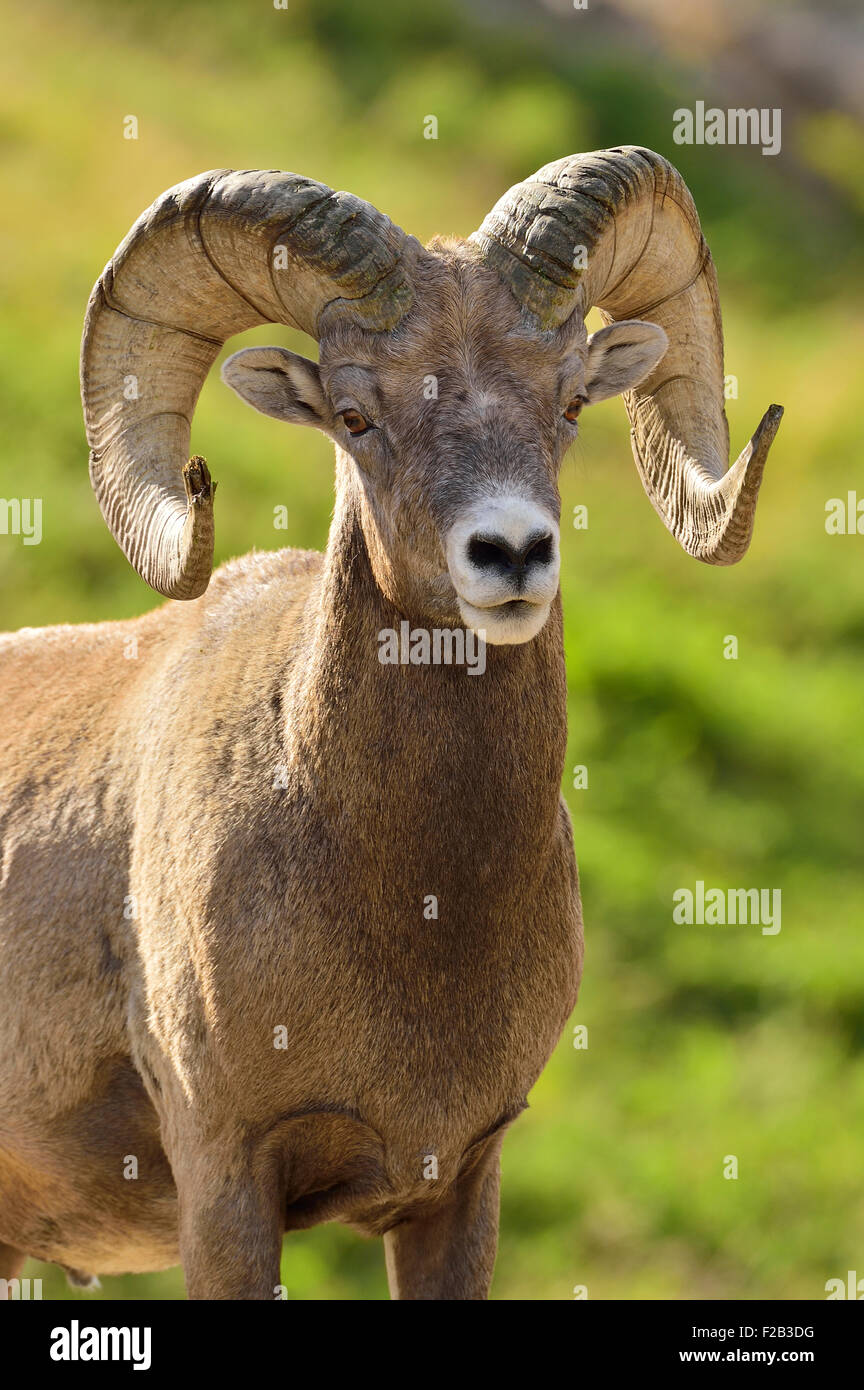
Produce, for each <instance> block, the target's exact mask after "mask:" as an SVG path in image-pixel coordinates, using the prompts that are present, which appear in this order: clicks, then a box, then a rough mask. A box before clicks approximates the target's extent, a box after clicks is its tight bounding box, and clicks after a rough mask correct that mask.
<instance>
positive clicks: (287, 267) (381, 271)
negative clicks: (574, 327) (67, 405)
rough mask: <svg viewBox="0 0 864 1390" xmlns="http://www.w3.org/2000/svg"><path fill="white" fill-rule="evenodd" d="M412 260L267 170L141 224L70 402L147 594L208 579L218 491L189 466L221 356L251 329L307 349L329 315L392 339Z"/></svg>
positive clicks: (115, 273)
mask: <svg viewBox="0 0 864 1390" xmlns="http://www.w3.org/2000/svg"><path fill="white" fill-rule="evenodd" d="M409 243H410V246H409ZM416 246H417V243H416V242H414V241H413V238H408V237H406V236H405V234H404V232H402V231H401V230H400V229H399V228H398V227H396V226H394V224H393V223H392V222H390V221H389V219H388V218H386V217H384V216H383V215H382V214H381V213H379V212H377V211H376V209H375V208H373V207H372V206H371V205H370V204H369V203H365V202H363V201H361V200H360V199H359V198H355V197H354V196H353V195H352V194H350V193H334V192H333V190H332V189H330V188H327V187H326V185H324V184H321V183H315V182H314V181H313V180H311V179H307V178H303V177H302V176H300V175H298V174H288V173H280V172H278V171H276V170H244V171H234V170H212V171H211V172H209V173H206V174H199V175H198V176H197V177H196V178H193V179H188V180H187V181H186V182H185V183H180V184H177V186H176V187H174V188H170V189H168V191H167V192H166V193H163V194H162V196H161V197H160V198H158V199H157V200H156V202H155V203H154V204H153V205H152V207H150V208H148V209H147V211H146V212H145V213H143V214H142V216H141V217H139V219H138V221H137V222H136V223H135V225H134V226H133V227H132V230H131V231H130V232H129V234H128V236H127V237H126V238H125V240H124V241H123V242H122V243H121V245H120V246H119V247H118V249H117V251H116V252H115V253H114V255H113V257H112V258H111V260H110V261H109V262H108V265H107V266H106V267H105V270H104V271H103V272H102V275H101V276H100V277H99V280H98V281H97V282H96V285H95V287H94V289H93V293H92V295H91V296H90V302H89V305H88V308H87V317H86V320H85V324H84V337H83V340H82V344H81V396H82V401H83V405H84V419H85V424H86V428H87V439H88V443H89V445H90V451H91V452H90V478H91V482H92V484H93V488H94V490H95V492H96V496H97V498H98V500H99V505H100V507H101V509H102V515H103V516H104V518H105V520H106V522H107V523H108V526H109V528H110V530H111V532H112V534H113V536H114V538H115V540H116V541H117V542H118V544H119V545H120V546H121V548H122V550H123V551H124V553H125V554H126V556H127V558H128V559H129V561H130V562H131V564H132V565H133V566H134V568H135V569H136V570H137V572H138V574H139V575H140V576H141V578H142V579H144V580H145V581H146V582H147V583H148V584H149V585H150V586H151V588H153V589H156V590H158V592H159V593H160V594H165V595H166V596H167V597H168V598H176V599H192V598H197V597H198V595H199V594H202V593H203V592H204V590H205V589H206V587H207V584H208V582H209V579H210V573H211V570H212V567H213V491H214V487H215V485H214V484H213V483H211V480H210V475H209V472H208V470H207V465H206V463H205V462H204V460H203V459H201V458H197V457H196V458H194V459H189V460H188V462H187V457H188V450H189V435H190V429H191V422H192V415H193V412H194V409H195V404H196V402H197V400H198V396H199V393H200V391H201V387H202V385H203V383H204V379H205V377H206V375H207V372H208V371H209V369H210V367H211V366H212V365H213V362H214V360H215V358H216V356H217V354H218V352H219V350H220V348H221V347H222V345H223V343H224V342H225V340H226V339H227V338H230V337H231V336H232V335H233V334H235V333H240V332H242V331H243V330H244V329H247V328H252V327H254V326H255V325H256V324H262V323H282V324H287V325H289V326H290V327H292V328H299V329H302V330H303V331H304V332H306V333H309V334H311V335H312V336H313V337H317V336H318V334H319V332H320V330H321V327H322V323H324V322H331V321H332V320H331V316H333V315H335V316H337V317H342V316H345V317H347V318H350V319H351V320H353V321H355V322H357V323H359V324H361V325H363V326H364V327H366V328H368V329H371V330H373V331H384V330H388V329H391V328H393V327H395V325H396V324H397V323H398V322H399V320H400V318H401V317H402V315H403V314H404V313H405V312H406V311H407V309H408V308H409V307H410V305H411V302H412V298H413V291H412V287H411V281H410V278H409V262H410V259H411V255H412V254H413V250H412V248H414V247H416ZM283 248H284V249H283ZM325 310H326V311H327V319H326V320H322V315H323V314H324V312H325Z"/></svg>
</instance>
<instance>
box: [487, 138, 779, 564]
mask: <svg viewBox="0 0 864 1390" xmlns="http://www.w3.org/2000/svg"><path fill="white" fill-rule="evenodd" d="M471 241H472V242H474V243H475V244H476V245H477V247H478V248H479V252H480V256H481V259H482V260H483V261H485V263H486V264H487V265H489V266H490V267H491V268H492V269H494V270H495V271H496V272H497V273H498V274H499V276H500V277H501V279H502V280H503V281H504V282H505V283H506V284H507V285H508V286H509V288H510V289H511V290H512V292H513V294H514V295H515V296H516V298H517V300H518V301H519V302H520V303H521V304H522V305H524V307H525V309H526V310H527V311H528V312H529V314H531V315H533V318H534V321H535V322H536V324H537V326H538V327H539V328H541V329H545V330H554V329H556V328H558V327H559V326H560V325H561V324H563V323H564V321H565V320H566V319H567V318H568V317H569V316H570V314H572V313H573V311H574V309H577V308H578V310H579V312H580V313H581V314H582V315H583V316H584V315H585V314H587V312H588V310H589V309H590V308H591V306H592V305H596V306H597V307H598V308H599V309H600V311H601V317H602V318H603V320H604V322H606V323H610V322H612V321H613V320H615V319H646V320H650V321H651V322H652V323H656V324H659V325H660V327H661V328H663V329H665V332H666V335H667V337H668V339H669V348H668V351H667V352H666V354H665V356H664V357H663V358H662V359H661V361H660V363H659V365H658V366H657V367H656V368H655V370H654V371H653V372H652V373H651V375H650V376H649V377H648V378H647V379H646V380H645V381H644V382H642V383H641V384H640V385H639V387H638V388H637V389H635V390H633V391H627V392H625V393H624V404H625V406H626V408H627V414H628V416H629V417H630V426H631V429H630V435H631V440H632V444H633V455H634V458H635V460H636V466H637V468H638V469H639V474H640V477H641V478H642V483H643V486H644V488H645V491H646V493H647V495H648V497H649V499H650V501H651V503H652V505H653V506H654V508H655V510H656V511H657V513H658V514H659V516H660V517H661V518H662V520H663V522H664V524H665V525H666V527H667V528H668V530H669V531H670V532H671V533H672V535H673V536H675V538H676V539H677V540H678V541H679V542H680V544H681V545H682V546H683V548H684V549H685V550H686V551H687V552H688V554H690V555H694V556H695V557H696V558H697V559H698V560H704V561H705V562H706V563H708V564H714V565H731V564H734V563H735V561H736V560H740V559H741V556H742V555H743V554H744V552H745V551H746V549H747V547H748V545H749V543H750V537H751V535H752V531H753V518H754V512H755V508H756V499H757V496H758V493H759V485H760V483H761V481H762V471H763V469H764V466H765V459H766V457H767V455H768V450H769V448H770V446H771V443H772V441H773V439H774V436H775V434H776V433H777V428H778V426H779V424H780V419H781V417H782V415H783V410H782V408H781V407H780V406H778V405H772V406H769V408H768V410H767V412H766V414H765V416H764V417H763V419H762V421H761V423H760V425H759V428H758V429H757V430H756V433H755V434H754V435H753V438H752V439H751V440H750V443H749V444H748V445H747V447H746V448H745V449H744V450H743V451H742V453H741V455H740V456H739V458H738V459H737V460H736V462H735V463H734V464H733V465H732V467H731V468H727V465H728V461H729V428H728V425H727V423H726V414H725V410H724V378H723V328H722V323H721V318H720V303H719V298H718V294H717V276H716V273H715V270H714V263H713V261H712V260H711V253H710V252H709V250H708V247H707V246H706V244H705V239H704V237H703V236H702V229H701V227H700V225H699V217H698V214H697V212H696V208H695V205H694V203H693V199H692V198H691V196H690V193H689V192H688V190H687V187H686V185H685V183H684V180H683V179H682V178H681V175H680V174H679V173H678V171H677V170H676V169H674V168H673V167H672V165H671V164H670V163H669V162H668V161H667V160H665V159H664V158H663V157H662V156H661V155H659V154H654V153H653V151H651V150H646V149H642V148H640V147H638V146H632V145H627V146H621V147H618V148H615V149H610V150H598V151H596V152H594V153H593V154H581V155H574V156H572V157H570V158H568V159H560V160H558V161H557V162H556V163H554V164H546V165H544V167H543V168H542V169H540V170H538V172H537V173H536V174H534V175H532V177H531V178H530V179H528V180H526V182H524V183H520V184H516V185H515V187H513V188H511V189H510V190H509V192H507V193H505V194H504V197H503V198H501V199H500V201H499V202H498V203H497V204H496V205H495V207H494V208H493V209H492V211H491V212H490V213H489V215H488V216H487V217H486V219H485V221H484V222H483V224H482V225H481V227H480V228H479V229H478V231H476V232H475V233H474V234H473V236H472V237H471Z"/></svg>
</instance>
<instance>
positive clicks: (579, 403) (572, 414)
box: [564, 396, 585, 424]
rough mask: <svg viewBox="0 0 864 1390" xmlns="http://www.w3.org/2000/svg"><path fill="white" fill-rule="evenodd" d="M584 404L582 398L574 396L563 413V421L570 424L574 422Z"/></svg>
mask: <svg viewBox="0 0 864 1390" xmlns="http://www.w3.org/2000/svg"><path fill="white" fill-rule="evenodd" d="M584 404H585V401H584V399H583V397H582V396H574V397H573V399H572V401H571V402H570V404H569V405H568V407H567V409H566V410H565V411H564V419H565V420H569V421H570V423H571V424H572V423H573V421H574V420H576V419H578V417H579V414H580V412H581V410H582V407H583V405H584Z"/></svg>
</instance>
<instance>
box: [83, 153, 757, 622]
mask: <svg viewBox="0 0 864 1390" xmlns="http://www.w3.org/2000/svg"><path fill="white" fill-rule="evenodd" d="M592 305H596V306H597V307H598V308H599V309H600V311H601V314H602V315H603V318H604V321H605V322H606V326H605V327H604V328H602V329H601V330H600V331H599V332H597V333H595V334H593V335H592V336H590V337H589V336H588V335H587V333H586V330H585V315H586V314H587V312H588V310H589V308H590V307H591V306H592ZM265 322H270V323H283V324H288V325H290V326H292V327H295V328H300V329H302V330H304V331H305V332H307V333H308V334H310V335H311V336H312V337H314V338H316V339H317V340H318V343H319V361H318V363H317V364H316V363H314V362H311V361H307V360H306V359H305V358H302V357H299V356H297V355H296V354H294V353H290V352H287V351H286V350H285V349H283V348H276V347H271V348H250V349H246V350H245V351H240V352H238V353H235V354H234V356H233V357H231V358H229V359H228V361H227V362H226V363H225V365H224V368H223V376H224V378H225V380H226V381H227V382H228V383H229V385H231V386H232V387H233V388H234V390H235V391H237V392H238V393H239V394H240V395H241V396H242V397H243V398H244V399H245V400H247V401H248V402H249V403H250V404H252V405H254V406H255V407H256V408H257V409H259V410H262V411H264V412H265V413H266V414H269V415H274V416H276V417H277V418H279V419H283V420H287V421H291V422H293V423H300V424H311V425H314V426H316V427H317V428H319V429H322V430H324V432H325V433H327V434H328V435H329V436H330V437H331V438H332V439H333V440H334V442H335V443H336V446H337V455H338V458H339V489H340V494H341V498H342V504H343V505H344V506H347V507H350V508H351V509H353V513H354V515H355V517H356V522H357V525H358V527H359V528H360V530H361V531H362V536H363V541H364V543H365V547H366V550H367V553H368V557H369V563H370V566H371V569H372V572H373V573H374V576H375V579H376V581H377V583H378V585H379V586H380V588H381V590H382V592H383V593H384V594H385V595H386V596H387V598H388V599H390V600H391V601H392V602H393V603H395V604H396V605H397V607H399V608H400V609H401V610H402V611H403V612H405V613H406V615H408V616H411V617H420V616H425V617H429V618H432V619H434V620H435V621H439V622H440V621H448V620H449V621H461V622H463V623H465V624H466V625H468V626H471V627H474V628H477V629H482V630H483V631H484V632H485V634H486V638H487V640H488V641H492V642H502V643H513V642H522V641H526V640H528V639H530V638H531V637H533V636H535V635H536V633H537V632H539V630H540V629H541V628H542V626H543V624H544V623H545V621H546V618H547V616H548V613H549V609H550V606H551V603H552V600H553V599H554V597H555V594H556V592H557V588H558V564H559V556H558V515H559V510H560V504H559V499H558V491H557V475H558V469H559V467H560V463H561V459H562V457H563V454H564V452H565V451H566V449H567V446H568V444H569V443H570V442H571V441H572V439H573V437H574V434H575V430H576V418H577V416H578V415H579V413H580V411H581V409H582V407H583V406H585V405H590V404H592V403H593V402H595V401H598V400H603V399H604V398H606V397H608V396H611V395H615V394H617V393H619V392H623V393H624V402H625V405H626V408H627V412H628V415H629V417H630V423H631V436H632V442H633V453H634V456H635V459H636V464H637V467H638V469H639V472H640V475H641V478H642V482H643V484H644V487H645V491H646V493H647V494H648V497H649V499H650V500H651V502H652V504H653V506H654V507H655V509H656V511H657V512H658V513H659V515H660V516H661V518H662V520H663V521H664V523H665V525H666V526H667V527H668V529H669V530H670V531H671V533H672V534H673V535H674V536H675V537H676V538H677V540H678V541H679V542H680V544H681V545H682V546H683V547H684V549H685V550H686V551H688V553H689V554H691V555H694V556H696V558H698V559H700V560H704V561H707V562H709V563H712V564H731V563H733V562H734V561H736V560H738V559H740V557H741V556H742V555H743V553H744V551H745V550H746V548H747V545H748V543H749V540H750V535H751V532H752V526H753V515H754V509H755V505H756V497H757V494H758V490H759V485H760V482H761V478H762V470H763V466H764V463H765V458H766V455H767V453H768V448H769V446H770V444H771V441H772V439H773V437H774V435H775V433H776V430H777V426H778V424H779V420H780V416H781V414H782V411H781V410H780V408H779V407H777V406H772V407H771V408H770V409H769V411H768V413H767V414H766V416H765V417H764V419H763V420H762V423H761V424H760V426H759V428H758V430H757V431H756V434H755V435H754V437H753V439H752V440H751V441H750V443H749V444H748V445H747V447H746V448H745V449H744V451H743V453H742V454H741V455H740V457H739V458H738V460H737V461H736V462H735V463H734V464H733V466H732V467H731V468H730V469H728V471H727V462H728V457H729V453H728V450H729V437H728V429H727V425H726V419H725V414H724V410H723V341H722V329H721V323H720V310H719V305H718V299H717V288H716V277H715V274H714V268H713V265H712V262H711V258H710V254H709V252H708V248H707V247H706V245H705V242H704V240H703V238H702V234H701V231H700V227H699V220H698V217H697V215H696V210H695V208H694V206H693V202H692V199H691V198H690V195H689V193H688V192H687V189H686V187H685V186H684V184H683V182H682V180H681V178H680V176H679V175H678V174H677V173H676V171H675V170H674V169H673V168H672V167H671V165H669V164H668V163H667V162H666V161H665V160H664V159H662V158H661V157H660V156H659V155H656V154H652V153H651V152H650V151H648V150H644V149H638V148H629V147H628V148H622V149H614V150H607V151H603V152H601V153H597V154H590V155H579V156H574V157H573V158H570V159H564V160H560V161H559V162H558V163H556V164H550V165H547V166H546V167H545V168H543V169H541V170H540V171H539V172H538V173H537V174H535V175H534V176H533V177H532V178H531V179H529V180H528V181H527V182H525V183H523V184H518V185H517V186H516V187H515V188H512V189H511V190H510V191H509V192H508V193H507V194H505V196H504V197H503V198H502V199H501V201H500V202H499V203H498V204H497V205H496V207H495V208H494V209H493V210H492V212H491V213H490V214H489V216H488V217H487V218H486V220H485V221H484V223H483V225H482V226H481V228H480V229H479V231H477V232H475V233H474V235H473V236H472V237H471V238H470V239H469V240H468V241H467V242H458V241H450V240H446V241H434V242H432V243H431V245H430V246H429V247H428V248H423V247H422V246H420V244H419V243H418V242H416V241H415V240H414V239H413V238H411V237H407V236H405V234H404V233H403V232H402V231H400V230H399V229H398V228H397V227H395V226H394V225H393V224H392V223H391V222H389V221H388V220H387V219H386V218H385V217H383V216H382V215H381V214H380V213H378V212H377V211H376V210H375V209H374V208H372V207H371V206H370V205H369V204H367V203H364V202H361V201H360V200H358V199H356V198H354V197H352V196H351V195H350V194H346V193H334V192H332V191H331V190H330V189H329V188H326V187H325V186H323V185H321V184H317V183H313V182H312V181H310V180H308V179H304V178H301V177H299V176H297V175H294V174H281V173H276V172H272V171H270V172H260V171H255V172H244V173H232V172H217V173H209V174H203V175H201V176H199V177H198V178H196V179H192V180H190V181H188V182H187V183H184V184H180V185H178V186H177V187H176V188H174V189H171V190H169V192H168V193H165V194H164V195H163V196H162V197H161V198H160V199H159V200H158V201H157V202H156V203H155V204H154V205H153V207H152V208H150V209H149V210H148V211H147V212H146V213H145V214H144V215H143V216H142V217H141V218H140V219H139V221H138V222H137V223H136V224H135V226H134V227H133V228H132V230H131V232H130V233H129V235H128V236H127V238H126V240H125V241H124V242H123V244H122V245H121V246H120V248H119V249H118V251H117V253H116V254H115V256H114V258H113V259H112V261H111V262H110V263H109V265H108V266H107V267H106V270H105V271H104V273H103V275H102V276H101V278H100V280H99V281H98V283H97V285H96V287H95V289H94V292H93V296H92V297H91V302H90V307H89V311H88V316H87V324H86V327H85V333H84V343H83V348H82V393H83V397H84V407H85V418H86V421H87V428H88V437H89V440H90V445H91V478H92V480H93V485H94V488H95V490H96V493H97V496H98V498H99V502H100V505H101V507H102V511H103V514H104V516H105V519H106V521H107V522H108V524H109V526H110V528H111V530H112V532H113V534H114V536H115V537H116V539H117V541H118V542H119V544H120V545H121V546H122V548H123V550H124V551H125V553H126V555H127V556H128V558H129V559H130V561H131V562H132V564H133V565H134V566H135V568H136V570H137V571H138V573H139V574H140V575H141V576H142V578H144V579H145V580H146V581H147V583H148V584H150V585H151V586H152V587H153V588H154V589H157V590H158V591H159V592H160V593H163V594H166V595H168V596H169V597H172V598H185V599H188V598H196V597H197V596H198V595H200V594H201V593H203V591H204V589H205V588H206V586H207V582H208V579H209V576H210V571H211V568H212V562H213V511H212V505H213V496H212V494H213V488H212V485H211V483H210V478H209V474H208V472H207V469H206V465H204V463H203V461H202V460H200V459H193V460H191V461H189V462H188V463H187V453H188V448H189V435H190V426H191V420H192V414H193V411H194V407H195V403H196V401H197V398H198V394H199V392H200V389H201V386H202V383H203V381H204V378H205V376H206V374H207V372H208V370H209V368H210V366H211V365H212V363H213V362H214V360H215V358H216V356H217V354H218V352H219V350H220V348H221V347H222V345H223V343H224V342H225V341H226V339H227V338H229V337H231V336H233V335H234V334H236V333H239V332H242V331H243V330H244V329H247V328H251V327H252V326H254V325H256V324H260V323H265ZM130 376H132V377H134V378H135V379H136V383H137V385H136V391H135V392H128V391H124V382H126V381H128V379H129V377H130ZM637 388H638V389H637ZM129 396H131V397H132V399H129V398H128V397H129Z"/></svg>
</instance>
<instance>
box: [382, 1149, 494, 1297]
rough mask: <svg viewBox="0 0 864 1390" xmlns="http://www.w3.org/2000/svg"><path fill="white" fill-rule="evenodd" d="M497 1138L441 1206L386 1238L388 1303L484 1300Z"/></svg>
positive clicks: (490, 1255) (488, 1281)
mask: <svg viewBox="0 0 864 1390" xmlns="http://www.w3.org/2000/svg"><path fill="white" fill-rule="evenodd" d="M503 1137H504V1136H503V1134H497V1135H493V1136H492V1137H491V1139H489V1140H488V1141H487V1145H486V1148H485V1150H484V1151H483V1153H482V1155H481V1157H480V1158H479V1159H478V1160H477V1162H476V1163H475V1164H474V1166H473V1167H472V1168H471V1169H470V1171H469V1172H467V1173H466V1174H464V1175H463V1176H462V1177H461V1178H459V1179H458V1180H457V1181H456V1183H454V1185H453V1188H452V1189H451V1191H450V1193H448V1195H447V1197H446V1198H445V1199H444V1200H443V1201H442V1202H441V1203H439V1204H438V1205H437V1206H435V1207H433V1208H431V1209H430V1210H429V1211H428V1212H426V1213H425V1214H424V1215H422V1216H418V1217H416V1218H414V1219H412V1220H410V1221H403V1222H400V1224H399V1225H398V1226H394V1227H393V1229H392V1230H391V1231H388V1232H387V1234H386V1235H385V1237H384V1250H385V1255H386V1259H387V1279H388V1282H389V1285H390V1297H391V1298H398V1299H442V1300H450V1299H485V1298H488V1296H489V1286H490V1284H491V1283H492V1271H493V1269H494V1267H495V1255H496V1252H497V1249H498V1206H499V1187H500V1177H501V1164H500V1155H501V1144H502V1142H503Z"/></svg>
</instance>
